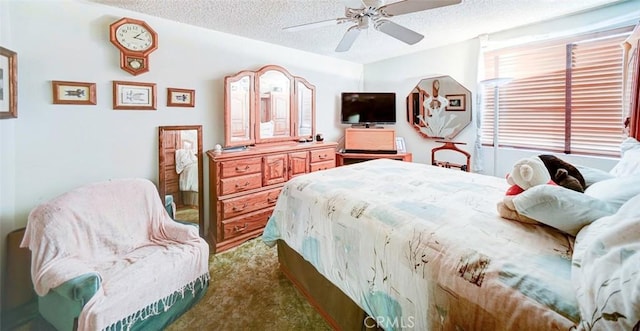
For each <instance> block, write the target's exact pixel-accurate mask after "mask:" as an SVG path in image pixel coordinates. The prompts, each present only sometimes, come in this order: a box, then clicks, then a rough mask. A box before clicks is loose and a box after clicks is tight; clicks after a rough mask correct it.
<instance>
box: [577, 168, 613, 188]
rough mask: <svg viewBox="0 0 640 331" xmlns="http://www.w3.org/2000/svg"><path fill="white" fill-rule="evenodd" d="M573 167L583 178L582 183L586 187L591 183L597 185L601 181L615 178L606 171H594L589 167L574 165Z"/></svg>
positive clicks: (594, 169)
mask: <svg viewBox="0 0 640 331" xmlns="http://www.w3.org/2000/svg"><path fill="white" fill-rule="evenodd" d="M575 167H576V169H578V171H580V174H581V175H582V177H583V178H584V183H585V186H586V187H589V186H591V185H592V184H593V183H597V182H599V181H601V180H605V179H611V178H615V177H616V176H614V175H612V174H611V173H609V172H607V171H604V170H600V169H596V168H591V167H587V166H582V165H578V164H576V165H575Z"/></svg>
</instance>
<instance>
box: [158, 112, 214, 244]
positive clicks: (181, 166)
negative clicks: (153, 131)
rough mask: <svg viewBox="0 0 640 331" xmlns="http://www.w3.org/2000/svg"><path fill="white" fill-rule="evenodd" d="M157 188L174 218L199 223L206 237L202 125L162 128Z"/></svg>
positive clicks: (160, 132) (201, 232)
mask: <svg viewBox="0 0 640 331" xmlns="http://www.w3.org/2000/svg"><path fill="white" fill-rule="evenodd" d="M158 186H159V192H160V197H161V198H162V199H163V200H164V201H165V207H166V208H167V211H168V212H169V214H170V215H171V216H172V218H173V219H175V220H178V221H182V222H191V223H196V224H198V225H199V226H200V235H201V236H204V214H203V210H204V208H203V195H202V193H201V191H202V190H201V188H202V187H203V177H202V126H200V125H194V126H161V127H160V128H159V181H158Z"/></svg>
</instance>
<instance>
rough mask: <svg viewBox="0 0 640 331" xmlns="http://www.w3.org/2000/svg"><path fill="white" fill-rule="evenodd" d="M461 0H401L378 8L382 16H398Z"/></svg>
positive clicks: (460, 0)
mask: <svg viewBox="0 0 640 331" xmlns="http://www.w3.org/2000/svg"><path fill="white" fill-rule="evenodd" d="M461 2H462V0H403V1H398V2H394V3H390V4H388V5H384V6H382V7H380V8H379V11H380V13H382V15H383V16H387V17H389V16H398V15H402V14H408V13H413V12H417V11H423V10H427V9H433V8H439V7H444V6H450V5H456V4H459V3H461Z"/></svg>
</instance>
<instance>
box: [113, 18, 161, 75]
mask: <svg viewBox="0 0 640 331" xmlns="http://www.w3.org/2000/svg"><path fill="white" fill-rule="evenodd" d="M109 40H110V41H111V43H112V44H114V45H115V46H116V47H117V48H118V49H119V50H120V68H122V70H124V71H126V72H128V73H130V74H132V75H134V76H137V75H139V74H141V73H145V72H147V71H149V54H151V52H153V51H155V50H156V49H157V48H158V34H157V33H156V32H155V31H154V30H153V29H152V28H151V27H150V26H149V25H148V24H147V23H146V22H144V21H141V20H136V19H133V18H128V17H123V18H121V19H119V20H117V21H115V22H113V23H111V25H110V26H109Z"/></svg>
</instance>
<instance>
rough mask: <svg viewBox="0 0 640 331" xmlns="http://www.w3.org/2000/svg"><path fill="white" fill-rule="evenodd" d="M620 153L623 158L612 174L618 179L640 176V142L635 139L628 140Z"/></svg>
mask: <svg viewBox="0 0 640 331" xmlns="http://www.w3.org/2000/svg"><path fill="white" fill-rule="evenodd" d="M620 152H621V153H622V158H620V161H619V162H618V163H617V164H616V165H615V166H614V167H613V169H611V171H610V173H611V174H612V175H614V176H616V177H623V176H631V175H638V174H640V142H638V141H637V140H636V139H634V138H627V139H625V140H624V141H623V142H622V144H621V145H620Z"/></svg>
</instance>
